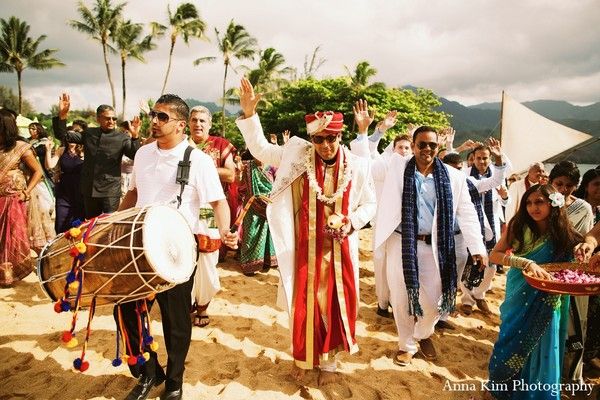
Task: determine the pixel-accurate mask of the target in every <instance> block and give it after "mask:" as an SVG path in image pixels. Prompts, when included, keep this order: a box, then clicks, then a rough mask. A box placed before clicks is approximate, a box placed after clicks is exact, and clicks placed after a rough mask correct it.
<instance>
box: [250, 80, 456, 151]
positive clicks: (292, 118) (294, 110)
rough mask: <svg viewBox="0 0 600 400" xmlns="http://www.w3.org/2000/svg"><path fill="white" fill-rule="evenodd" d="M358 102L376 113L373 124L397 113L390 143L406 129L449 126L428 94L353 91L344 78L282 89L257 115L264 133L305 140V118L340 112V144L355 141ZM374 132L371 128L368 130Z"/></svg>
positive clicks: (369, 89)
mask: <svg viewBox="0 0 600 400" xmlns="http://www.w3.org/2000/svg"><path fill="white" fill-rule="evenodd" d="M358 99H366V100H367V102H368V103H369V108H370V109H372V110H373V111H374V113H375V121H376V122H377V121H380V120H382V119H383V118H384V117H385V115H386V114H387V112H388V111H391V110H397V111H398V116H397V118H398V123H397V124H396V126H395V127H394V128H393V129H390V130H389V131H388V132H387V133H386V138H385V140H384V141H386V142H389V141H390V140H391V139H392V138H393V137H394V136H396V135H397V134H398V133H400V132H402V131H403V130H404V129H405V128H406V125H407V124H409V123H412V124H421V125H431V126H433V127H436V128H441V127H444V126H447V125H448V115H446V114H444V113H441V112H438V111H434V107H437V106H439V104H440V101H439V99H438V98H437V96H435V94H434V93H433V92H432V91H431V90H427V89H417V90H415V91H412V90H403V89H396V88H391V89H390V88H386V87H385V86H384V85H371V86H368V87H366V88H358V89H357V88H356V87H354V86H353V84H352V82H351V81H350V80H349V79H348V78H347V77H343V78H333V79H323V80H316V79H304V80H300V81H297V82H294V83H292V84H290V85H289V86H285V87H283V88H281V95H280V97H279V98H277V99H274V100H273V101H272V102H271V103H270V104H268V105H267V106H266V107H265V108H264V110H263V111H262V112H261V113H260V115H261V121H262V124H263V127H264V130H265V132H266V133H279V132H283V131H284V130H285V129H289V130H290V131H291V132H292V134H293V135H297V136H300V137H303V138H306V137H307V135H306V125H305V122H304V115H305V114H309V113H314V112H316V111H339V112H342V113H343V114H344V124H345V128H344V131H343V140H344V141H346V142H348V141H350V140H352V139H353V138H354V137H355V133H353V132H350V130H351V127H352V125H353V120H354V115H353V113H352V106H353V105H354V103H355V102H356V101H357V100H358ZM371 128H372V129H373V128H374V124H373V126H372V127H371Z"/></svg>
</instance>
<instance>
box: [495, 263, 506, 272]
mask: <svg viewBox="0 0 600 400" xmlns="http://www.w3.org/2000/svg"><path fill="white" fill-rule="evenodd" d="M496 272H497V273H498V274H503V273H504V265H500V264H496Z"/></svg>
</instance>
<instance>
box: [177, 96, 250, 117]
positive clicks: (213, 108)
mask: <svg viewBox="0 0 600 400" xmlns="http://www.w3.org/2000/svg"><path fill="white" fill-rule="evenodd" d="M185 102H186V103H187V105H188V106H189V107H190V108H192V107H195V106H204V107H206V108H208V110H209V111H210V112H211V113H213V114H214V113H216V112H221V105H219V104H217V103H214V102H212V101H200V100H196V99H185ZM239 110H240V108H239V107H237V106H230V105H226V106H225V115H227V116H231V115H235V114H237V112H238V111H239Z"/></svg>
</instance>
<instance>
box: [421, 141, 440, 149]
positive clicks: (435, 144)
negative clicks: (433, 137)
mask: <svg viewBox="0 0 600 400" xmlns="http://www.w3.org/2000/svg"><path fill="white" fill-rule="evenodd" d="M427 146H429V148H430V149H431V150H435V149H437V147H438V144H437V143H436V142H419V143H417V147H418V148H419V150H423V149H425V147H427Z"/></svg>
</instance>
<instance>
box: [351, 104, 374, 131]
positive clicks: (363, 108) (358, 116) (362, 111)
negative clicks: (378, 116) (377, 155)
mask: <svg viewBox="0 0 600 400" xmlns="http://www.w3.org/2000/svg"><path fill="white" fill-rule="evenodd" d="M352 110H353V111H354V121H356V126H357V127H358V133H359V134H361V133H367V130H368V129H369V125H371V123H373V120H374V119H375V118H374V115H373V111H372V110H371V112H369V108H368V105H367V101H366V100H362V99H360V100H358V101H357V102H356V103H355V104H354V106H353V107H352Z"/></svg>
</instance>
